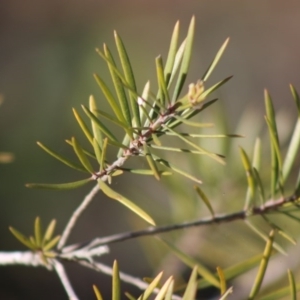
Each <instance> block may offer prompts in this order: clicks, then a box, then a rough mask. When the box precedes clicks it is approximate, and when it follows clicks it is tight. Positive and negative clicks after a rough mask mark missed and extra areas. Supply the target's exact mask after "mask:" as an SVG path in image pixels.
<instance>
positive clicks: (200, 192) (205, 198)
mask: <svg viewBox="0 0 300 300" xmlns="http://www.w3.org/2000/svg"><path fill="white" fill-rule="evenodd" d="M194 188H195V190H196V192H197V194H198V195H199V197H200V198H201V199H202V201H203V202H204V204H205V205H206V207H207V208H208V210H209V211H210V213H211V215H212V217H214V216H215V212H214V210H213V208H212V206H211V204H210V201H209V200H208V198H207V196H206V195H205V193H204V192H203V191H202V190H201V189H200V188H199V187H198V186H194Z"/></svg>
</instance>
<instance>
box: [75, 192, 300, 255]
mask: <svg viewBox="0 0 300 300" xmlns="http://www.w3.org/2000/svg"><path fill="white" fill-rule="evenodd" d="M298 199H299V197H297V196H291V197H288V198H280V199H278V200H269V201H268V202H266V203H265V204H264V205H261V206H255V207H253V208H252V209H250V210H242V211H239V212H235V213H231V214H220V215H216V216H214V217H208V218H203V219H200V220H196V221H191V222H184V223H180V224H172V225H166V226H158V227H152V226H151V227H147V228H145V229H142V230H138V231H129V232H123V233H118V234H114V235H110V236H107V237H103V238H96V239H94V240H92V241H91V242H85V243H82V244H77V245H76V246H75V245H74V249H75V248H76V247H77V248H78V249H79V248H81V247H86V246H87V245H88V247H89V248H92V247H98V246H101V245H108V244H111V243H115V242H121V241H125V240H128V239H133V238H138V237H143V236H148V235H156V234H159V233H164V232H170V231H174V230H179V229H184V228H189V227H194V226H204V225H211V224H219V223H228V222H231V221H236V220H244V219H247V218H249V217H251V216H255V215H263V214H266V213H267V212H274V211H276V210H277V209H278V208H280V207H281V206H283V205H284V204H287V203H293V202H295V201H297V200H298Z"/></svg>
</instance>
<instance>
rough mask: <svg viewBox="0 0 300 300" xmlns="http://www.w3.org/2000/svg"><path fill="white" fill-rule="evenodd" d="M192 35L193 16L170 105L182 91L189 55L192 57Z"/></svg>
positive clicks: (193, 32)
mask: <svg viewBox="0 0 300 300" xmlns="http://www.w3.org/2000/svg"><path fill="white" fill-rule="evenodd" d="M194 34H195V17H194V16H193V17H192V19H191V22H190V26H189V29H188V34H187V37H186V44H185V47H184V53H183V58H182V63H181V68H180V71H179V74H178V79H177V83H176V85H175V88H174V94H173V99H172V103H174V102H175V101H176V100H177V99H178V97H179V94H180V92H181V90H182V87H183V84H184V82H185V79H186V76H187V72H188V69H189V65H190V60H191V55H192V47H193V41H194Z"/></svg>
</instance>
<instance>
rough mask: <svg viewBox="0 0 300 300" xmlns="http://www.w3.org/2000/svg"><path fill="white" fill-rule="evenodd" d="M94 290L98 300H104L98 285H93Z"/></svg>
mask: <svg viewBox="0 0 300 300" xmlns="http://www.w3.org/2000/svg"><path fill="white" fill-rule="evenodd" d="M93 290H94V293H95V295H96V298H97V300H103V298H102V295H101V293H100V291H99V290H98V288H97V286H96V285H93Z"/></svg>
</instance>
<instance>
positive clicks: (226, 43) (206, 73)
mask: <svg viewBox="0 0 300 300" xmlns="http://www.w3.org/2000/svg"><path fill="white" fill-rule="evenodd" d="M228 43H229V38H227V39H226V40H225V42H224V43H223V45H222V46H221V48H220V49H219V51H218V52H217V54H216V56H215V58H214V59H213V61H212V63H211V64H210V66H209V67H208V69H207V70H206V71H205V73H204V74H203V76H202V80H203V81H207V79H208V78H209V76H210V75H211V73H212V72H213V70H214V69H215V67H216V66H217V64H218V62H219V60H220V59H221V57H222V55H223V53H224V51H225V49H226V47H227V45H228Z"/></svg>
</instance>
